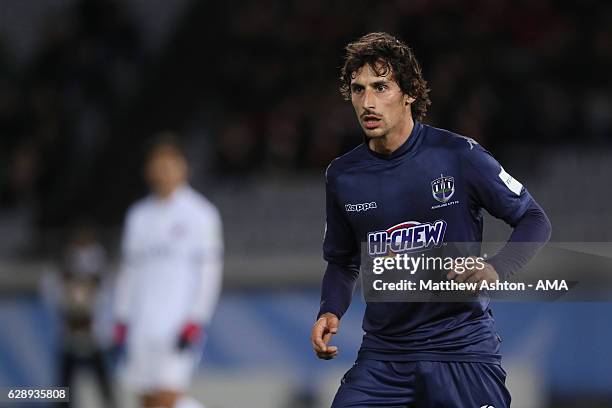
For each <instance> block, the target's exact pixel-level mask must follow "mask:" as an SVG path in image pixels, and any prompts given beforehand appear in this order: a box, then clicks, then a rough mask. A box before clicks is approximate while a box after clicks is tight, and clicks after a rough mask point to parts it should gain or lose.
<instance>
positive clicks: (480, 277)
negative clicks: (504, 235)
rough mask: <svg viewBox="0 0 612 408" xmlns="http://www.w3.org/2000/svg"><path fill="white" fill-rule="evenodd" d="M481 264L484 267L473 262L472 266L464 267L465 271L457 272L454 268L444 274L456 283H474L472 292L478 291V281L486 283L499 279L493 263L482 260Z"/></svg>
mask: <svg viewBox="0 0 612 408" xmlns="http://www.w3.org/2000/svg"><path fill="white" fill-rule="evenodd" d="M470 258H474V257H470ZM466 259H467V258H466ZM482 264H483V265H484V267H483V268H478V264H477V263H473V267H471V268H467V267H465V271H463V273H458V272H457V271H456V270H453V271H450V272H449V273H447V274H446V278H447V279H454V280H455V282H457V283H461V282H466V283H476V284H477V286H476V290H474V291H473V292H474V293H478V292H479V291H480V290H479V287H480V282H483V281H487V282H488V283H495V281H497V280H499V275H498V274H497V271H496V270H495V268H494V267H493V265H491V264H489V263H486V262H483V263H482Z"/></svg>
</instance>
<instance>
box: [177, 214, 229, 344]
mask: <svg viewBox="0 0 612 408" xmlns="http://www.w3.org/2000/svg"><path fill="white" fill-rule="evenodd" d="M222 230H223V228H222V223H221V217H220V216H219V214H218V213H217V212H216V211H215V212H214V213H213V214H211V216H210V217H208V218H207V220H206V222H205V224H204V225H203V226H202V227H201V235H200V236H199V237H198V239H197V240H196V241H197V242H195V243H194V250H193V253H192V254H191V256H192V259H191V262H193V267H194V270H195V273H196V276H197V278H198V284H197V285H196V288H195V291H194V299H193V301H192V302H191V304H192V307H191V310H190V312H189V316H188V320H187V321H186V322H185V323H184V325H183V328H182V330H181V333H180V334H179V340H178V347H179V349H184V348H186V347H187V346H189V345H190V344H193V343H196V342H198V341H199V340H201V339H202V337H203V336H204V330H205V328H206V327H207V326H208V325H209V324H210V322H211V320H212V317H213V313H214V311H215V307H216V305H217V302H218V300H219V295H220V293H221V285H222V280H223V279H222V277H223V273H222V271H223V232H222Z"/></svg>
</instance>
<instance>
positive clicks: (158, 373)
mask: <svg viewBox="0 0 612 408" xmlns="http://www.w3.org/2000/svg"><path fill="white" fill-rule="evenodd" d="M187 176H188V165H187V160H186V158H185V156H184V154H183V152H182V150H181V149H180V147H179V145H178V144H177V143H176V142H175V140H174V139H172V137H171V135H168V134H164V135H162V136H160V138H159V139H158V140H156V142H155V143H154V144H153V145H152V147H151V149H150V150H149V153H148V156H147V161H146V166H145V177H146V180H147V182H148V184H149V186H150V188H151V194H150V195H149V196H147V197H145V198H144V199H142V200H140V201H138V202H136V203H135V204H134V205H132V207H131V208H130V209H129V211H128V213H127V217H126V221H125V226H124V232H123V240H122V252H123V261H122V267H121V270H120V272H119V276H118V279H117V302H116V308H115V313H116V318H117V324H116V326H115V342H116V344H117V345H125V351H126V359H125V365H124V366H123V369H122V376H121V377H122V379H123V380H124V382H125V383H126V385H127V386H128V387H129V388H131V389H133V390H134V391H135V392H137V393H138V394H139V398H140V403H141V404H142V406H143V407H145V408H196V407H202V405H201V404H200V403H199V402H197V401H195V400H194V399H192V398H190V397H188V396H186V394H185V392H186V390H187V389H188V387H189V384H190V381H191V378H192V376H193V373H194V370H195V369H196V368H197V365H198V363H199V359H200V356H201V350H202V344H201V343H202V340H203V337H204V329H205V327H206V326H207V324H208V323H209V322H210V320H211V318H212V314H213V311H214V308H215V305H216V303H217V299H218V297H219V292H220V288H221V280H222V279H221V274H222V251H223V242H222V226H221V218H220V216H219V212H218V211H217V209H216V207H215V206H214V205H213V204H211V203H210V202H209V201H208V200H207V199H206V198H204V197H203V196H202V195H200V194H199V193H198V192H196V191H195V190H193V189H192V188H191V187H190V186H189V185H188V183H187Z"/></svg>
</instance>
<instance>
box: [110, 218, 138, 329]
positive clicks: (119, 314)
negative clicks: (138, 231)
mask: <svg viewBox="0 0 612 408" xmlns="http://www.w3.org/2000/svg"><path fill="white" fill-rule="evenodd" d="M134 234H135V231H134V214H133V211H129V212H128V215H127V216H126V221H125V225H124V227H123V236H122V237H121V257H120V265H119V272H118V274H117V279H116V283H115V302H114V315H115V319H116V320H118V321H120V322H127V321H128V320H129V315H130V307H131V300H132V298H133V296H132V292H133V289H134V285H135V280H136V276H135V274H136V268H135V265H134V264H135V262H136V257H135V254H134V245H133V241H134Z"/></svg>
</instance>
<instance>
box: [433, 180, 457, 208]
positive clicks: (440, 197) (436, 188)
mask: <svg viewBox="0 0 612 408" xmlns="http://www.w3.org/2000/svg"><path fill="white" fill-rule="evenodd" d="M431 194H432V195H433V198H435V199H436V200H437V201H439V202H441V203H445V202H447V201H448V200H450V199H451V197H452V196H453V194H455V178H454V177H450V176H444V175H443V174H440V178H437V179H435V180H433V181H432V182H431Z"/></svg>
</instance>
